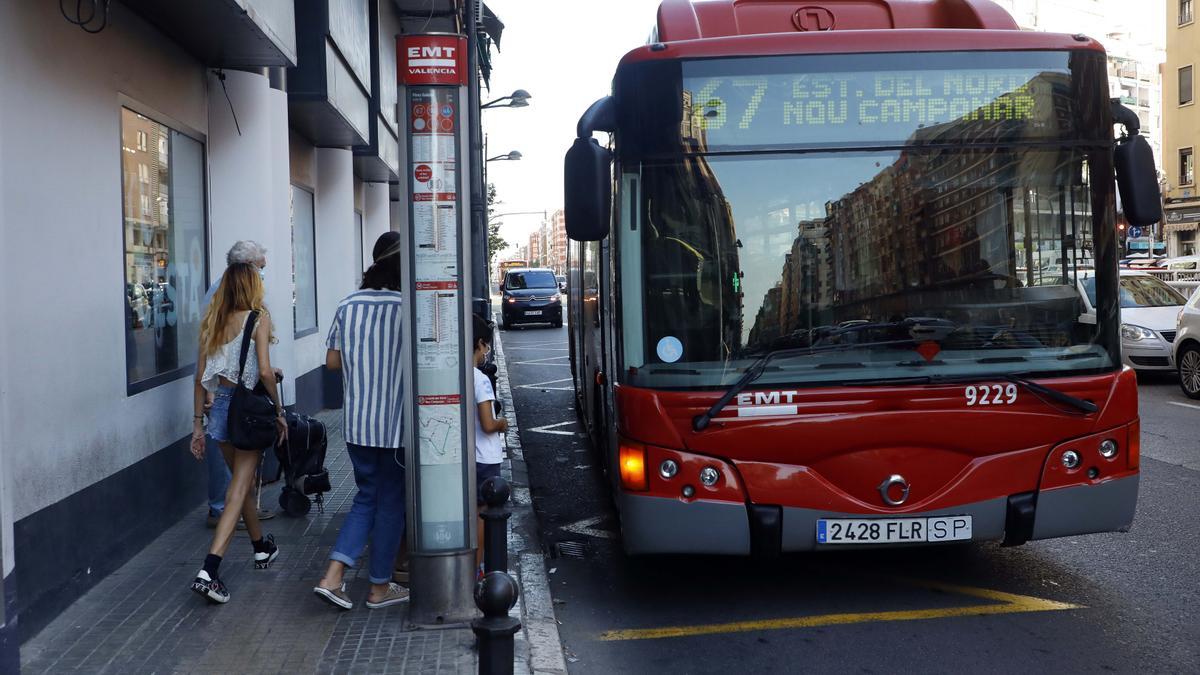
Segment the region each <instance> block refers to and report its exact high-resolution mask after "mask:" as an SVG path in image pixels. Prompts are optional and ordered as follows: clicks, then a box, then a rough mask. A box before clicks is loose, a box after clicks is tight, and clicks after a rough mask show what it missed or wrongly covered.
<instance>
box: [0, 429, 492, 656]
mask: <svg viewBox="0 0 1200 675" xmlns="http://www.w3.org/2000/svg"><path fill="white" fill-rule="evenodd" d="M317 417H319V418H320V419H321V421H323V422H324V423H325V424H326V425H327V426H328V430H329V454H328V460H327V466H328V468H329V472H330V480H331V482H332V483H333V491H332V492H330V493H329V494H328V495H326V497H327V499H326V504H325V513H324V514H319V513H317V509H316V506H315V505H314V507H313V510H312V511H311V512H310V513H309V514H308V515H307V516H306V517H303V518H289V517H287V516H285V515H282V514H281V515H279V516H277V517H275V518H274V519H272V520H269V521H266V522H264V523H263V527H264V531H266V532H268V533H271V534H274V535H275V539H276V541H277V542H278V544H279V548H280V556H279V559H278V560H277V561H276V562H275V564H274V565H273V566H272V567H271V568H270V569H267V570H255V569H254V566H253V564H252V563H251V561H250V557H251V549H250V542H249V540H248V538H247V536H246V533H245V532H244V531H241V532H238V533H237V534H236V536H235V537H234V540H233V544H232V545H231V546H230V549H229V554H228V555H227V556H226V559H225V564H224V565H223V566H222V568H221V576H222V578H223V579H224V580H225V582H226V583H227V584H228V585H229V589H230V592H231V593H232V598H231V600H230V601H229V603H228V604H225V605H220V606H214V605H209V604H208V603H206V602H204V601H203V600H202V599H200V598H199V597H197V596H196V595H195V594H194V593H192V592H191V591H190V590H188V584H189V583H190V582H191V580H192V578H193V576H194V575H195V574H196V570H197V569H199V567H200V563H201V562H202V561H203V560H204V555H205V553H207V552H208V551H207V549H208V545H209V543H210V541H211V537H212V530H209V529H208V528H207V527H205V524H204V517H205V508H206V507H205V506H198V507H197V508H196V510H195V512H194V513H192V514H191V515H189V516H188V517H187V518H185V519H184V520H182V521H181V522H179V523H178V524H176V525H175V526H174V527H172V528H171V529H170V530H168V531H167V532H165V533H164V534H163V535H162V536H160V537H159V538H158V539H157V540H155V541H154V543H152V544H151V545H150V546H148V547H146V549H145V550H144V551H142V552H141V553H139V554H138V555H137V556H136V557H134V558H133V559H132V560H130V561H129V562H128V563H126V564H125V565H124V566H123V567H121V569H119V570H118V571H116V572H114V573H113V574H112V575H110V576H109V577H108V578H106V579H105V580H104V581H102V582H101V583H100V584H98V585H97V586H96V587H95V588H93V589H92V590H91V591H90V592H89V593H88V594H87V595H85V596H83V597H82V598H80V599H79V600H78V601H76V602H75V604H74V605H72V606H71V607H70V608H69V609H67V610H66V611H65V612H63V614H62V615H61V616H59V617H58V618H57V619H55V621H54V622H53V623H51V624H50V625H49V626H47V627H46V628H45V629H44V630H43V631H42V632H41V633H39V634H38V635H37V636H35V637H34V638H32V639H31V640H29V642H27V643H25V644H24V645H23V646H22V648H21V661H22V665H21V672H22V673H26V674H40V673H64V672H85V673H122V674H124V673H151V672H153V673H214V674H216V673H220V674H222V675H224V674H228V673H301V672H305V673H312V672H322V673H324V672H339V673H341V672H353V673H360V672H361V673H464V674H465V673H474V672H475V670H476V654H475V651H474V643H475V636H474V634H473V633H472V632H471V630H470V628H468V627H463V626H458V627H448V628H441V629H434V630H410V629H409V628H410V627H409V626H408V624H407V620H408V607H407V605H400V606H397V607H391V608H388V609H383V610H368V609H366V608H365V607H364V606H363V605H362V598H363V597H364V596H365V594H366V592H367V586H368V581H367V578H366V571H365V570H363V569H362V568H361V567H360V568H357V569H355V570H350V571H349V572H348V573H347V577H346V580H347V582H348V585H349V592H350V595H351V597H352V598H354V599H355V601H356V603H357V606H356V607H355V608H354V609H353V610H351V611H348V612H342V611H339V610H335V609H333V608H331V607H330V606H328V605H326V604H325V603H322V602H321V601H320V600H318V599H317V598H316V596H314V595H313V594H312V591H311V589H312V587H313V585H314V584H315V583H316V581H317V580H318V579H319V578H320V577H321V574H322V573H323V571H324V569H325V565H326V563H327V561H328V557H329V550H330V547H331V546H332V545H333V543H334V541H335V540H336V539H337V533H338V528H339V527H340V526H341V523H342V520H343V519H344V518H345V515H346V513H347V512H348V511H349V509H350V503H351V500H352V499H353V497H354V478H353V476H352V474H351V467H350V460H349V455H348V454H347V453H346V445H345V441H344V440H343V439H342V430H341V426H342V414H341V411H325V412H323V413H321V414H319V415H318V416H317ZM201 470H202V467H198V468H197V471H201ZM278 494H279V485H278V484H276V485H272V486H267V487H265V488H264V489H263V496H262V503H263V506H264V507H267V508H271V509H272V510H278V502H277V501H276V500H277V498H278Z"/></svg>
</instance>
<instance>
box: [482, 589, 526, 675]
mask: <svg viewBox="0 0 1200 675" xmlns="http://www.w3.org/2000/svg"><path fill="white" fill-rule="evenodd" d="M475 604H476V605H477V606H478V607H479V609H480V610H482V611H483V618H481V619H475V620H474V621H472V622H471V630H473V631H474V632H475V639H476V640H478V642H479V673H480V675H512V672H513V668H514V665H515V664H514V661H515V654H514V650H513V641H514V640H513V636H514V635H516V633H517V631H519V630H521V622H520V621H519V620H517V619H515V618H513V617H511V616H509V615H508V611H509V610H510V609H512V608H513V607H514V606H516V604H517V582H516V581H514V580H513V578H512V577H510V576H509V575H508V573H507V572H489V573H487V574H486V575H484V577H483V579H481V580H480V581H479V583H478V584H476V585H475Z"/></svg>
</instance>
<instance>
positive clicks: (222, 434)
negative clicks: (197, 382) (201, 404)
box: [208, 387, 233, 443]
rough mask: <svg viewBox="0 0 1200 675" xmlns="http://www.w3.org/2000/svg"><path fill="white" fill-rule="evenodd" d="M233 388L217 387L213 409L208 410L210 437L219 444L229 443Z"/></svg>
mask: <svg viewBox="0 0 1200 675" xmlns="http://www.w3.org/2000/svg"><path fill="white" fill-rule="evenodd" d="M232 400H233V387H217V391H216V397H215V398H214V399H213V404H212V407H211V408H209V409H208V437H209V438H211V439H213V440H214V441H216V442H218V443H228V442H229V402H230V401H232Z"/></svg>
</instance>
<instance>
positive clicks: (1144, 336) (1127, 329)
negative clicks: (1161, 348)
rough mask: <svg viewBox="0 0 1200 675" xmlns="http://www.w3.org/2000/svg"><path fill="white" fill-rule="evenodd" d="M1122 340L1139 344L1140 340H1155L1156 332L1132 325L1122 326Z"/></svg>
mask: <svg viewBox="0 0 1200 675" xmlns="http://www.w3.org/2000/svg"><path fill="white" fill-rule="evenodd" d="M1121 339H1123V340H1129V341H1130V342H1137V341H1138V340H1153V339H1154V331H1152V330H1150V329H1149V328H1142V327H1141V326H1135V325H1133V324H1131V323H1123V324H1121Z"/></svg>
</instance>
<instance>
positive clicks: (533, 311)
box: [525, 309, 542, 316]
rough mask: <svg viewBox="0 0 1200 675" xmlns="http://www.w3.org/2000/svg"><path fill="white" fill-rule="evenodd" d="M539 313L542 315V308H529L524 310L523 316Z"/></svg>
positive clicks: (538, 314) (537, 314)
mask: <svg viewBox="0 0 1200 675" xmlns="http://www.w3.org/2000/svg"><path fill="white" fill-rule="evenodd" d="M541 315H542V310H540V309H531V310H529V311H527V312H525V316H541Z"/></svg>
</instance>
